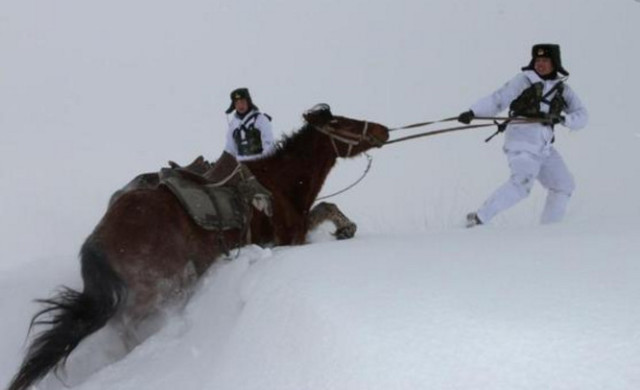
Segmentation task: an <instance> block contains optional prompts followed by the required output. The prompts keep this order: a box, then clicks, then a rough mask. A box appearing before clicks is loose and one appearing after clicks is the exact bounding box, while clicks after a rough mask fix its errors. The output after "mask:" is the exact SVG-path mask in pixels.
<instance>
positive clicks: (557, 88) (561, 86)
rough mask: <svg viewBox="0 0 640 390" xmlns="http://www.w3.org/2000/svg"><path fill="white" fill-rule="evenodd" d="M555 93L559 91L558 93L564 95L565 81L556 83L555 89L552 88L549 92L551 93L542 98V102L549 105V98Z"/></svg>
mask: <svg viewBox="0 0 640 390" xmlns="http://www.w3.org/2000/svg"><path fill="white" fill-rule="evenodd" d="M555 91H558V93H560V94H561V93H562V91H564V81H563V80H560V81H558V82H557V83H556V85H554V86H553V88H551V89H550V90H549V92H547V93H545V94H544V96H542V99H541V101H542V102H545V103H547V104H548V103H549V100H547V98H548V97H549V96H551V94H552V93H554V92H555Z"/></svg>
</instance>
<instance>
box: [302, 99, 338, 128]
mask: <svg viewBox="0 0 640 390" xmlns="http://www.w3.org/2000/svg"><path fill="white" fill-rule="evenodd" d="M302 116H303V117H304V120H305V121H307V123H308V124H310V125H313V126H324V125H326V124H327V122H329V121H330V120H332V119H333V114H332V113H331V107H329V105H328V104H326V103H320V104H316V105H315V106H313V107H311V108H310V109H308V110H307V111H305V113H304V114H302Z"/></svg>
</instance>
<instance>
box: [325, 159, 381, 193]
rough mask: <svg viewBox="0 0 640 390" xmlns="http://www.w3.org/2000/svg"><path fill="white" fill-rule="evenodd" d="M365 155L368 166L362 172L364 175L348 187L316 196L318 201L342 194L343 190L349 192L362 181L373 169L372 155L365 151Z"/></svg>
mask: <svg viewBox="0 0 640 390" xmlns="http://www.w3.org/2000/svg"><path fill="white" fill-rule="evenodd" d="M364 155H365V156H366V157H367V167H366V168H365V169H364V172H362V175H360V177H359V178H358V180H356V181H354V182H353V183H351V184H350V185H348V186H347V187H345V188H343V189H341V190H340V191H336V192H334V193H333V194H329V195H325V196H321V197H319V198H316V202H317V201H319V200H323V199H327V198H331V197H334V196H336V195H340V194H342V193H343V192H347V191H349V190H350V189H352V188H353V187H355V186H356V185H357V184H358V183H360V182H361V181H362V179H364V177H365V176H367V173H369V170H370V169H371V163H372V162H373V158H372V157H371V156H369V154H368V153H364Z"/></svg>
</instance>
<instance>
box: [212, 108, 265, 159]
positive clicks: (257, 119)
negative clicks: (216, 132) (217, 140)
mask: <svg viewBox="0 0 640 390" xmlns="http://www.w3.org/2000/svg"><path fill="white" fill-rule="evenodd" d="M256 112H258V111H256V110H251V111H250V112H248V113H247V114H246V115H244V116H243V118H242V119H241V118H240V117H239V116H238V114H237V113H236V112H235V111H234V113H233V117H232V119H231V121H230V122H229V131H227V144H226V146H225V148H224V150H226V151H227V152H228V153H230V154H232V155H233V156H234V157H235V158H236V159H237V160H238V161H247V160H255V159H257V158H260V157H264V156H266V155H268V154H270V153H271V152H272V151H273V147H274V140H273V130H272V126H271V120H270V119H269V118H267V116H266V115H265V114H263V113H261V112H260V113H258V115H257V116H254V114H255V113H256ZM242 125H244V126H245V127H247V128H248V127H250V126H251V125H253V127H254V128H256V129H258V130H259V131H260V138H261V139H262V153H260V154H254V155H251V156H239V155H238V146H237V145H236V142H235V141H234V139H233V132H234V130H235V129H237V128H239V127H240V126H242Z"/></svg>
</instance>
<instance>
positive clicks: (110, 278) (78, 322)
mask: <svg viewBox="0 0 640 390" xmlns="http://www.w3.org/2000/svg"><path fill="white" fill-rule="evenodd" d="M80 256H81V264H82V279H83V281H84V290H83V291H82V292H79V291H75V290H73V289H70V288H67V287H63V290H62V291H60V292H59V293H58V294H57V295H56V296H55V297H54V298H52V299H41V300H37V302H39V303H42V304H44V306H45V308H44V309H43V310H41V311H39V312H38V313H36V314H35V315H34V316H33V319H32V320H31V325H30V327H29V330H31V328H32V327H33V326H34V325H50V326H51V327H50V328H49V329H48V330H46V331H43V332H42V333H39V334H38V335H37V336H36V338H35V339H34V340H33V341H32V343H31V345H30V346H29V349H28V351H27V355H26V357H25V359H24V361H23V362H22V366H21V367H20V370H19V371H18V373H17V374H16V375H15V377H14V378H13V380H12V382H11V384H10V385H9V388H8V390H26V389H28V388H30V386H31V385H33V384H34V383H35V382H38V381H39V380H41V379H42V378H43V377H44V376H45V375H46V374H47V373H48V372H50V371H51V370H54V371H57V370H58V369H60V368H62V367H63V366H64V364H65V363H66V361H67V358H68V357H69V354H71V352H72V351H73V350H74V349H75V348H76V347H77V346H78V344H79V343H80V342H81V341H82V340H83V339H84V338H85V337H87V336H89V335H91V334H92V333H94V332H96V331H97V330H99V329H100V328H102V327H103V326H104V325H105V324H106V323H107V321H109V319H110V318H111V317H113V315H114V314H115V313H116V312H117V311H118V308H119V306H120V304H121V303H123V301H124V300H125V298H126V286H125V284H124V282H123V281H122V279H120V277H119V276H118V275H117V274H116V272H115V271H114V270H113V268H111V266H110V265H109V264H108V262H107V256H106V254H105V253H104V252H103V251H102V250H101V249H100V248H99V246H98V245H97V244H96V243H95V241H94V240H93V239H92V237H89V239H88V240H87V242H85V244H84V245H83V247H82V250H81V255H80ZM43 315H47V318H46V319H41V317H42V316H43Z"/></svg>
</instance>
